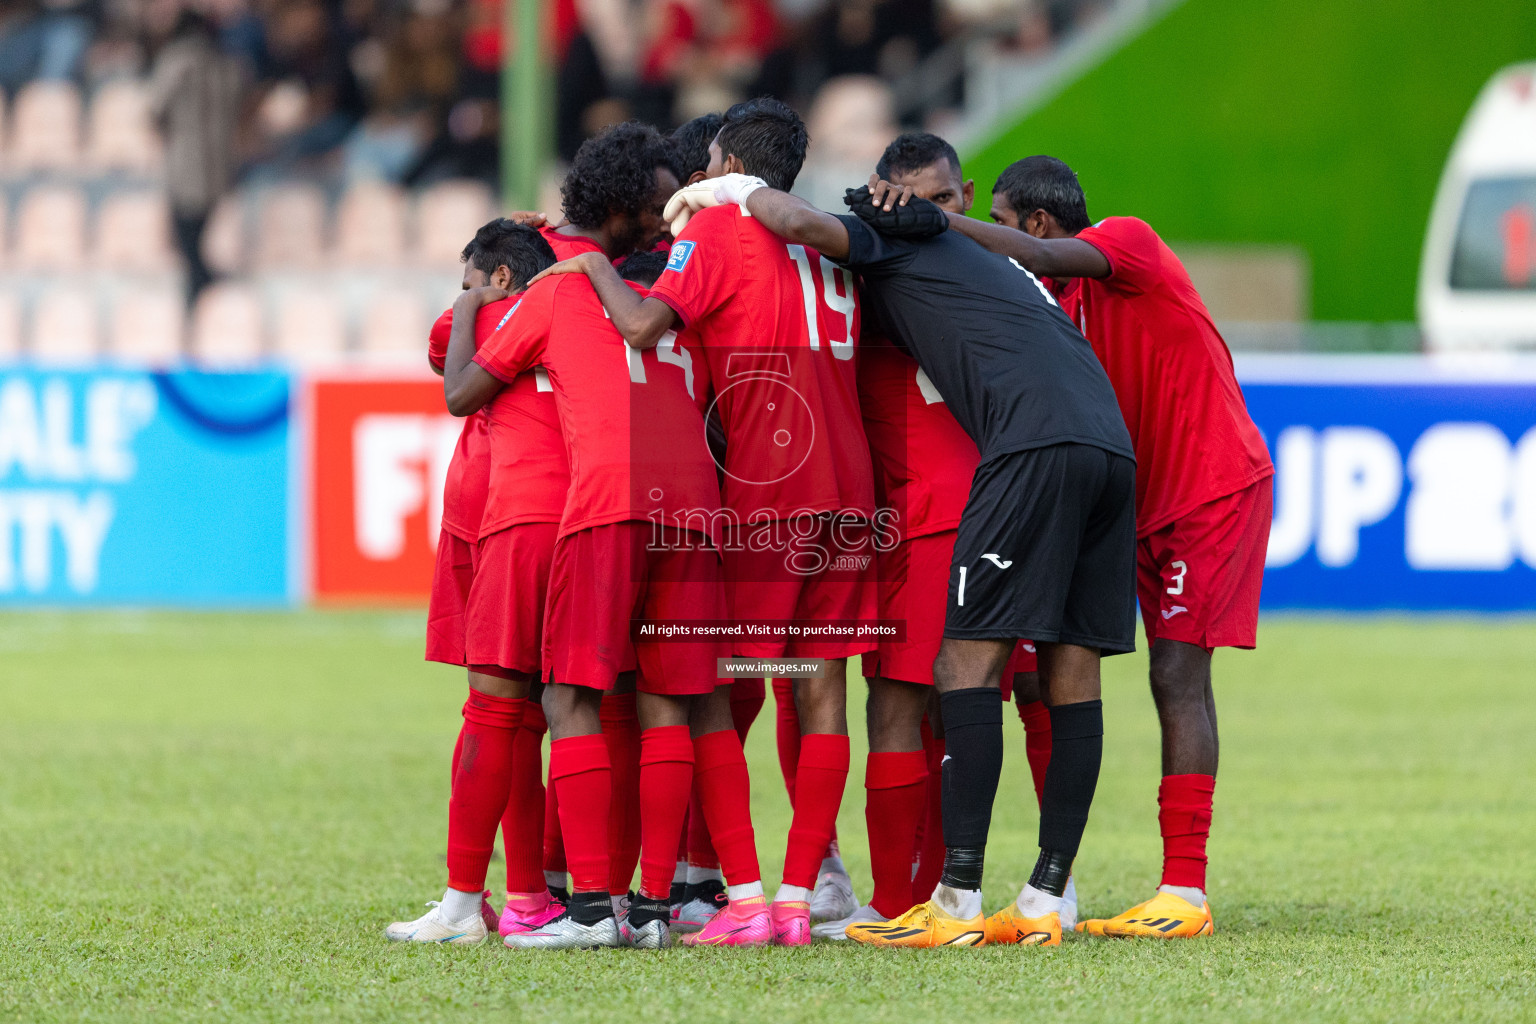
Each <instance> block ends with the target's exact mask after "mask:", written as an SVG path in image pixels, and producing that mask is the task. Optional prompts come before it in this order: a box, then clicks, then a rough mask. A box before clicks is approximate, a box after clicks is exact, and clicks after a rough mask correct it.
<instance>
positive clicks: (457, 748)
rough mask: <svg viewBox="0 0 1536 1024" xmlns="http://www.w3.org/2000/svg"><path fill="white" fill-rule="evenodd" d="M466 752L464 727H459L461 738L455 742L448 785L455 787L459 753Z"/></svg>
mask: <svg viewBox="0 0 1536 1024" xmlns="http://www.w3.org/2000/svg"><path fill="white" fill-rule="evenodd" d="M462 753H464V728H463V726H460V727H459V738H458V739H457V740H455V741H454V743H453V763H452V764H451V765H450V766H449V768H448V786H449V788H450V789H451V788H453V780H454V779H455V778H457V777H458V774H459V755H460V754H462Z"/></svg>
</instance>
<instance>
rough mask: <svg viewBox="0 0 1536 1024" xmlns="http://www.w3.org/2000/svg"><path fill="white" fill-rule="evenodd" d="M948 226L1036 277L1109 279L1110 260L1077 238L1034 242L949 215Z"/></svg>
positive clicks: (1017, 232) (1006, 228)
mask: <svg viewBox="0 0 1536 1024" xmlns="http://www.w3.org/2000/svg"><path fill="white" fill-rule="evenodd" d="M948 217H949V226H950V227H951V228H952V229H953V230H955V231H958V232H960V233H961V234H962V235H964V236H965V237H967V238H969V239H971V240H972V241H974V242H976V243H978V244H979V245H981V247H982V248H984V249H990V250H992V251H993V252H995V253H997V254H998V255H1000V256H1007V257H1008V258H1010V259H1015V260H1018V261H1019V263H1020V264H1021V265H1022V266H1023V267H1024V269H1025V270H1028V271H1029V272H1030V273H1031V274H1034V275H1035V276H1036V277H1056V278H1063V277H1108V276H1109V260H1107V259H1105V258H1104V254H1103V253H1101V252H1099V250H1097V249H1095V248H1094V247H1093V246H1091V245H1089V244H1088V243H1087V242H1084V241H1083V240H1082V239H1079V238H1036V237H1035V236H1034V235H1031V234H1029V233H1028V232H1027V231H1023V230H1020V229H1018V228H1013V227H1009V226H1007V225H1004V224H988V223H987V222H986V221H981V220H976V219H975V218H973V217H966V216H963V215H962V214H958V213H951V214H948Z"/></svg>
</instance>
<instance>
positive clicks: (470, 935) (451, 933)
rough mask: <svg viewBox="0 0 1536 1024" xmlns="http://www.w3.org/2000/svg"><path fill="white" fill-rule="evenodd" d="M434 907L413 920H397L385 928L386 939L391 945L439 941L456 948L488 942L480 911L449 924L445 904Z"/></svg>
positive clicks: (430, 904)
mask: <svg viewBox="0 0 1536 1024" xmlns="http://www.w3.org/2000/svg"><path fill="white" fill-rule="evenodd" d="M427 906H429V907H431V908H432V909H431V910H428V911H427V912H426V913H425V914H423V915H421V916H420V917H418V918H417V919H416V920H414V921H396V922H395V923H394V924H392V925H390V926H389V927H388V928H385V929H384V937H385V938H386V939H388V940H389V941H391V942H440V943H449V944H452V945H455V946H477V945H479V944H480V943H482V942H484V941H485V936H486V934H487V932H486V928H485V920H484V918H483V917H481V915H480V910H479V909H478V908H476V910H475V912H474V913H473V914H471V915H470V916H469V917H466V918H465V919H464V920H462V921H449V920H447V919H446V918H444V917H443V913H442V906H443V905H442V904H441V903H439V902H438V901H436V900H433V901H432V902H431V903H428V904H427Z"/></svg>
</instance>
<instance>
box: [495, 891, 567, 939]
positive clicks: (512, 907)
mask: <svg viewBox="0 0 1536 1024" xmlns="http://www.w3.org/2000/svg"><path fill="white" fill-rule="evenodd" d="M564 909H565V907H564V906H562V905H561V903H560V901H559V900H557V899H554V898H553V897H551V896H550V895H549V891H548V890H545V891H544V892H509V893H507V906H506V909H505V910H503V911H502V912H501V920H500V921H499V922H498V923H497V925H496V931H497V932H498V933H499V934H500V935H501V937H502V938H506V937H507V936H508V935H515V934H517V933H519V932H531V931H534V930H535V929H538V928H542V927H543V926H544V925H546V924H548V923H549V922H551V921H553V920H554V919H555V918H557V917H559V916H560V912H561V911H563V910H564Z"/></svg>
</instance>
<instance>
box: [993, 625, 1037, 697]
mask: <svg viewBox="0 0 1536 1024" xmlns="http://www.w3.org/2000/svg"><path fill="white" fill-rule="evenodd" d="M1038 671H1040V663H1039V661H1038V660H1037V658H1036V655H1035V644H1034V641H1032V640H1020V641H1019V643H1018V646H1016V647H1015V648H1014V649H1013V656H1012V657H1011V658H1009V659H1008V667H1007V668H1005V669H1003V681H1002V683H1001V684H1000V685H1001V689H1002V691H1003V700H1013V677H1014V676H1016V675H1018V674H1020V673H1021V672H1038Z"/></svg>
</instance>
